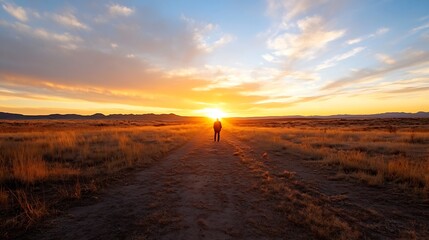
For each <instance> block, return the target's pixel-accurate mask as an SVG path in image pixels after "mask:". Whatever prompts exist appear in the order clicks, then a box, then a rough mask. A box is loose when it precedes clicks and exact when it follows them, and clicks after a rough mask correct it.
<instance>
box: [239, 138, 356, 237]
mask: <svg viewBox="0 0 429 240" xmlns="http://www.w3.org/2000/svg"><path fill="white" fill-rule="evenodd" d="M235 147H236V152H237V153H239V154H237V156H240V158H241V162H242V163H243V164H245V165H246V166H247V167H248V168H249V170H250V172H251V173H252V174H253V175H254V176H255V177H258V178H259V179H260V182H259V183H258V184H257V185H255V186H254V187H255V188H257V189H258V190H259V191H261V192H262V194H263V195H264V197H265V200H266V201H265V204H269V203H270V202H271V203H275V209H276V211H277V212H278V213H280V216H279V217H280V218H282V217H286V218H287V220H289V221H290V222H293V223H294V224H297V225H301V226H305V227H307V228H308V229H310V230H311V232H312V234H313V235H314V236H315V237H316V238H321V239H359V237H360V233H359V231H358V230H357V229H356V228H355V227H354V226H352V225H350V224H349V223H347V222H346V221H344V220H343V219H341V218H340V217H338V216H337V215H336V211H338V209H333V208H332V207H331V206H329V205H327V204H326V201H325V199H324V198H323V197H314V196H312V195H311V194H310V192H311V190H310V189H307V188H306V186H305V185H303V184H302V183H300V182H299V181H297V180H296V179H295V173H294V172H290V171H283V172H281V173H280V174H278V175H275V174H273V173H272V172H271V171H270V170H269V168H267V166H266V165H265V163H264V162H265V159H264V158H263V156H260V157H259V158H258V157H255V156H252V153H250V151H248V150H249V149H241V148H240V145H239V144H238V145H235ZM328 201H331V199H329V200H328ZM279 221H284V219H279Z"/></svg>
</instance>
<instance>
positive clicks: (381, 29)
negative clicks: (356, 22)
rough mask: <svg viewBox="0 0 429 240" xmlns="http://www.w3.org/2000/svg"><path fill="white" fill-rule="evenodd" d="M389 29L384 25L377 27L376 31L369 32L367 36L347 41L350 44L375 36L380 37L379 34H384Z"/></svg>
mask: <svg viewBox="0 0 429 240" xmlns="http://www.w3.org/2000/svg"><path fill="white" fill-rule="evenodd" d="M389 31H390V29H389V28H387V27H382V28H379V29H377V30H376V31H375V32H374V33H371V34H368V35H366V36H362V37H358V38H353V39H349V40H347V41H346V43H347V44H349V45H353V44H356V43H360V42H362V41H365V40H368V39H370V38H374V37H378V36H381V35H384V34H386V33H388V32H389Z"/></svg>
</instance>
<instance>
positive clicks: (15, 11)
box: [2, 2, 28, 22]
mask: <svg viewBox="0 0 429 240" xmlns="http://www.w3.org/2000/svg"><path fill="white" fill-rule="evenodd" d="M2 6H3V9H4V10H5V11H6V12H7V13H9V14H10V15H12V16H13V17H15V18H16V19H18V20H19V21H22V22H26V21H27V20H28V15H27V12H26V11H25V9H24V8H22V7H20V6H16V5H13V4H10V3H7V2H5V3H3V4H2Z"/></svg>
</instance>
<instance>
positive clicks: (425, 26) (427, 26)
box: [411, 22, 429, 33]
mask: <svg viewBox="0 0 429 240" xmlns="http://www.w3.org/2000/svg"><path fill="white" fill-rule="evenodd" d="M426 28H429V22H427V23H425V24H423V25H420V26H417V27H415V28H413V29H411V33H416V32H419V31H421V30H424V29H426Z"/></svg>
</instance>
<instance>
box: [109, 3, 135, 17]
mask: <svg viewBox="0 0 429 240" xmlns="http://www.w3.org/2000/svg"><path fill="white" fill-rule="evenodd" d="M108 9H109V13H110V15H111V16H130V15H132V14H134V12H135V10H134V9H132V8H129V7H126V6H122V5H119V4H112V5H109V6H108Z"/></svg>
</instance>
